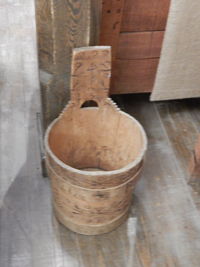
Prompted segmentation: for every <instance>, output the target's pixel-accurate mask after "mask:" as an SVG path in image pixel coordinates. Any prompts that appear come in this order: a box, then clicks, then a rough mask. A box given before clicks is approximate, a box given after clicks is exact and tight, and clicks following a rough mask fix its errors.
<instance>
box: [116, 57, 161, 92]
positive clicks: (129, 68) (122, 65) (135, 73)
mask: <svg viewBox="0 0 200 267" xmlns="http://www.w3.org/2000/svg"><path fill="white" fill-rule="evenodd" d="M158 62H159V59H158V58H155V59H135V60H116V61H115V65H114V67H113V74H112V83H111V94H123V93H124V94H125V93H133V92H134V93H141V92H151V90H152V88H153V84H154V79H155V75H156V70H157V66H158Z"/></svg>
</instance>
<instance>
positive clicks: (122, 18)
mask: <svg viewBox="0 0 200 267" xmlns="http://www.w3.org/2000/svg"><path fill="white" fill-rule="evenodd" d="M169 3H170V0H162V1H159V0H150V1H149V0H134V1H131V0H113V1H102V18H101V24H100V28H101V29H100V44H101V45H111V46H112V50H113V54H112V59H113V65H112V71H113V73H114V74H113V75H112V85H111V94H125V93H138V92H140V93H144V92H151V91H152V89H153V84H154V80H155V76H156V71H157V65H158V64H157V63H158V62H159V57H160V51H161V47H162V41H163V36H164V31H165V25H166V21H167V17H168V10H169ZM147 59H149V60H147ZM133 60H134V61H133ZM137 60H138V61H137ZM155 61H157V63H155ZM127 66H128V67H127ZM142 76H144V79H142Z"/></svg>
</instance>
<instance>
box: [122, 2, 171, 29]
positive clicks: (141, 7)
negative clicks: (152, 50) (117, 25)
mask: <svg viewBox="0 0 200 267" xmlns="http://www.w3.org/2000/svg"><path fill="white" fill-rule="evenodd" d="M169 4H170V0H162V1H161V0H134V1H133V0H126V1H125V5H124V12H123V17H122V26H121V31H122V32H135V31H155V30H157V31H158V30H161V31H163V30H165V26H166V21H167V16H168V10H169Z"/></svg>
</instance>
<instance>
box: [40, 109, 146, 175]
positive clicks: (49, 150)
mask: <svg viewBox="0 0 200 267" xmlns="http://www.w3.org/2000/svg"><path fill="white" fill-rule="evenodd" d="M118 112H120V113H122V114H123V115H124V116H127V117H128V118H129V119H131V120H133V121H134V122H135V123H136V124H137V126H138V127H139V129H140V131H141V134H142V138H143V146H142V149H141V150H140V153H139V155H138V156H137V158H136V159H134V160H133V161H131V162H130V163H129V164H127V165H125V166H124V167H122V168H119V169H116V170H111V171H103V170H101V171H86V170H80V169H77V168H74V167H72V166H70V165H68V164H65V163H64V162H63V161H62V160H60V159H59V158H58V157H57V156H56V155H55V154H54V153H53V151H52V150H51V148H50V146H49V141H48V138H49V133H50V131H51V129H52V128H53V126H54V125H55V124H56V122H57V121H58V120H59V119H60V118H59V117H58V118H56V119H55V120H53V121H52V122H51V123H50V125H49V126H48V128H47V130H46V132H45V136H44V146H45V154H46V153H48V154H49V155H50V156H51V157H52V159H53V160H54V161H55V162H56V163H57V164H58V165H59V166H61V167H62V168H63V169H65V170H68V171H71V172H75V173H77V174H81V175H89V176H96V175H98V176H108V175H115V174H120V173H124V172H125V171H128V170H130V169H132V168H134V167H135V166H136V165H137V164H138V163H139V162H140V161H141V160H142V159H143V157H144V155H145V153H146V150H147V144H148V142H147V135H146V132H145V131H144V128H143V127H142V125H141V124H140V122H139V121H138V120H136V119H135V118H134V117H132V116H131V115H129V114H128V113H126V112H124V111H122V110H119V111H118Z"/></svg>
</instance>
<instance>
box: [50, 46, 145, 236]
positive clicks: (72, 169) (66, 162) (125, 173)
mask: <svg viewBox="0 0 200 267" xmlns="http://www.w3.org/2000/svg"><path fill="white" fill-rule="evenodd" d="M110 66H111V53H110V47H104V46H103V47H102V46H100V47H87V48H76V49H74V50H73V57H72V78H71V101H70V102H69V104H68V105H67V106H66V108H65V109H64V111H63V113H62V114H61V115H60V116H59V117H58V119H56V120H55V121H53V123H52V124H51V125H50V126H49V128H48V129H47V132H46V135H45V149H46V165H47V170H48V173H49V176H50V178H51V185H52V191H53V206H54V210H55V214H56V217H57V218H58V220H59V221H60V222H61V223H63V224H64V225H65V226H66V227H68V228H69V229H71V230H72V231H74V232H77V233H81V234H86V235H96V234H102V233H106V232H109V231H111V230H113V229H114V228H116V227H117V226H119V225H120V224H121V223H122V222H123V221H124V220H125V219H126V218H127V216H128V212H129V207H130V204H131V196H132V191H133V188H134V185H135V183H136V181H137V180H138V177H139V174H140V171H141V168H142V164H143V158H144V154H145V151H146V147H147V139H146V135H145V132H144V130H143V128H142V126H141V125H140V124H139V122H138V121H137V120H135V119H134V118H133V117H131V116H129V115H128V114H126V113H124V112H122V111H120V110H119V108H118V107H117V106H116V104H115V103H114V102H113V101H112V100H111V99H110V98H109V97H108V90H109V81H110Z"/></svg>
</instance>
